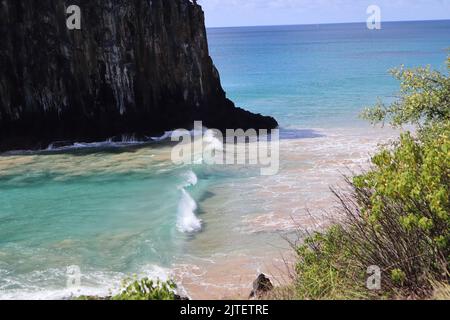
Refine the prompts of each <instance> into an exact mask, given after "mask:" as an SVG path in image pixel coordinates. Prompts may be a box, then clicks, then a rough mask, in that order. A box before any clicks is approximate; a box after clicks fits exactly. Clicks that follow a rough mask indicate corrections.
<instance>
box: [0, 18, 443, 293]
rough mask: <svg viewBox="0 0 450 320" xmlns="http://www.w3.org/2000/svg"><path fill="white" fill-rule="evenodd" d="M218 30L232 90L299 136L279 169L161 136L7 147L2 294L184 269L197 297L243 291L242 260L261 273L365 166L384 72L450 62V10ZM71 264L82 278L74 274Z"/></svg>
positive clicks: (392, 87)
mask: <svg viewBox="0 0 450 320" xmlns="http://www.w3.org/2000/svg"><path fill="white" fill-rule="evenodd" d="M208 37H209V45H210V53H211V56H212V58H213V60H214V62H215V64H216V66H217V68H218V70H219V72H220V74H221V79H222V84H223V86H224V89H225V90H226V91H227V94H228V97H229V98H230V99H232V100H233V101H234V102H235V103H236V105H238V106H240V107H244V108H247V109H249V110H251V111H254V112H258V113H263V114H266V115H271V116H274V117H275V118H276V119H277V120H278V121H279V123H280V126H281V128H282V136H283V134H285V136H286V135H289V134H290V135H289V137H290V138H291V139H289V141H287V140H286V141H282V143H281V159H280V161H281V164H280V167H281V169H280V173H279V174H278V175H276V176H273V177H261V176H259V175H257V174H255V171H254V170H251V169H246V168H242V167H240V168H232V167H231V168H230V167H211V166H207V165H203V164H196V165H192V166H176V165H174V164H172V163H171V161H170V148H169V147H168V146H165V145H164V144H161V145H157V146H154V145H147V146H141V147H138V146H132V147H130V146H121V147H118V146H111V145H110V144H108V143H104V144H100V145H94V146H93V145H90V146H89V145H86V144H83V143H82V142H81V141H80V144H78V145H76V146H74V148H72V149H71V150H49V151H46V152H42V153H23V154H16V155H0V299H1V298H6V299H15V298H35V299H46V298H62V297H67V296H70V295H77V294H81V293H83V294H108V292H109V290H115V289H117V286H118V285H119V283H120V280H121V279H122V278H124V277H126V276H130V275H133V274H138V275H139V276H145V275H146V276H151V277H162V278H165V277H172V276H173V277H176V279H178V281H179V283H181V284H182V286H184V287H185V288H186V290H187V291H188V293H189V294H190V295H191V296H193V297H205V292H207V294H208V295H207V297H211V296H214V292H215V291H218V292H219V293H217V295H216V296H217V297H220V296H221V295H223V294H224V293H223V290H231V289H236V288H244V289H245V290H247V286H248V284H249V282H248V281H247V280H243V279H246V278H245V276H244V274H245V270H247V271H248V272H249V274H250V278H251V276H252V275H253V272H254V273H256V272H257V271H260V270H262V269H264V268H265V266H266V265H265V264H264V263H262V262H261V261H263V260H264V261H267V260H269V261H271V259H275V258H274V254H272V253H273V252H276V251H277V250H278V249H279V248H280V246H282V241H280V236H279V234H280V233H281V232H283V231H284V230H288V229H289V228H290V227H291V226H290V223H291V217H292V216H295V217H298V218H299V221H300V224H304V225H309V224H310V223H311V221H309V220H308V218H307V217H306V216H305V215H304V214H303V213H304V210H305V208H306V207H308V209H311V210H312V212H314V210H315V209H321V208H327V207H328V205H329V203H330V202H329V196H328V195H327V191H328V185H329V184H331V183H333V182H334V181H335V179H336V176H337V172H338V169H339V168H342V167H343V166H351V165H353V164H355V163H356V164H359V163H363V162H364V159H366V158H367V157H368V152H369V151H368V150H371V148H372V147H374V146H375V145H376V143H377V142H379V141H381V140H383V139H384V138H386V137H388V136H389V134H388V133H380V132H378V131H376V130H375V129H371V128H369V126H368V125H367V124H366V123H364V122H362V121H361V120H358V114H359V112H360V111H361V109H362V108H363V107H364V106H368V105H372V104H374V103H375V102H376V101H377V98H380V99H383V100H385V101H390V100H392V99H394V98H395V96H396V94H397V92H398V83H397V81H395V80H394V79H392V78H391V76H390V75H389V73H388V70H389V69H391V68H393V67H396V66H399V65H401V64H404V65H406V66H408V67H415V66H423V65H431V66H432V67H433V68H435V69H438V70H441V71H442V72H446V66H445V59H446V56H447V54H448V53H449V51H448V48H449V47H450V21H436V22H403V23H384V24H383V25H382V30H379V31H370V30H368V29H367V28H366V26H365V24H335V25H331V24H330V25H308V26H276V27H245V28H218V29H209V30H208ZM212 107H213V106H212ZM283 132H284V133H283ZM319 222H320V221H319ZM280 250H281V249H280ZM259 257H264V258H261V259H259ZM71 266H77V267H78V268H79V270H80V272H81V286H80V287H76V288H74V287H71V286H68V285H67V280H68V276H69V275H70V272H69V273H68V269H67V268H68V267H71ZM244 269H245V270H244ZM69 270H73V269H70V268H69ZM249 270H250V271H249ZM250 283H251V282H250ZM221 290H222V291H221ZM228 293H229V294H234V293H233V291H229V292H228V291H227V294H228Z"/></svg>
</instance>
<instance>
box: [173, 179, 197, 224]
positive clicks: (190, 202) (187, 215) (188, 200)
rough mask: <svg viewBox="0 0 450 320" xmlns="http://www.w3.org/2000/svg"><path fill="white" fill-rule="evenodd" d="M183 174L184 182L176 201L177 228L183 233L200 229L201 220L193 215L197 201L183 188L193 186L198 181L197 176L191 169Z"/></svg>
mask: <svg viewBox="0 0 450 320" xmlns="http://www.w3.org/2000/svg"><path fill="white" fill-rule="evenodd" d="M183 176H184V179H185V182H184V184H183V186H182V187H181V188H180V190H181V198H180V202H179V203H178V219H177V228H178V230H179V231H180V232H183V233H192V232H198V231H200V230H201V229H202V222H201V220H200V219H199V218H198V217H197V216H196V215H195V211H196V210H197V203H196V202H195V200H194V199H193V198H192V196H191V195H190V194H189V192H187V191H186V189H185V188H187V187H193V186H195V185H196V184H197V183H198V178H197V176H196V175H195V173H194V172H193V171H192V170H190V171H187V172H186V173H184V174H183Z"/></svg>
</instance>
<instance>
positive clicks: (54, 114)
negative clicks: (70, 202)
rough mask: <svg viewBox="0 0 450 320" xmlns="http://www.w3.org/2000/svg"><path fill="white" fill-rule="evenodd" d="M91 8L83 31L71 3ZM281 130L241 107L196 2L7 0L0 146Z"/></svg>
mask: <svg viewBox="0 0 450 320" xmlns="http://www.w3.org/2000/svg"><path fill="white" fill-rule="evenodd" d="M70 5H78V6H79V7H80V8H81V30H69V29H68V28H67V26H66V19H67V17H68V16H69V15H67V14H66V8H67V7H68V6H70ZM194 120H203V121H204V124H205V125H206V126H208V127H214V128H218V129H224V128H244V129H246V128H256V129H258V128H273V127H276V126H277V123H276V121H275V120H274V119H273V118H270V117H263V116H261V115H255V114H251V113H249V112H247V111H244V110H242V109H239V108H236V107H235V106H234V104H233V103H232V102H231V101H230V100H228V99H227V98H226V96H225V92H224V91H223V89H222V87H221V84H220V78H219V74H218V72H217V70H216V68H215V67H214V65H213V63H212V61H211V58H210V56H209V52H208V44H207V38H206V30H205V25H204V15H203V11H202V9H201V7H200V6H199V5H197V4H196V3H192V2H191V1H190V0H98V1H97V0H96V1H92V0H39V1H34V0H0V150H8V149H17V148H40V147H45V146H46V145H47V144H48V143H50V142H53V141H61V140H64V141H67V140H69V141H75V140H83V141H96V140H97V141H98V140H103V139H106V138H108V137H111V136H116V135H121V134H132V133H133V134H134V133H135V134H142V135H145V134H150V133H152V134H153V133H158V132H161V131H164V130H169V129H173V128H180V127H184V128H186V127H190V126H192V123H193V121H194Z"/></svg>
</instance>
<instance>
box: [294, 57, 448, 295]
mask: <svg viewBox="0 0 450 320" xmlns="http://www.w3.org/2000/svg"><path fill="white" fill-rule="evenodd" d="M448 66H449V68H450V58H449V60H448ZM393 74H394V75H395V76H396V77H397V78H398V79H400V80H401V81H402V84H401V96H400V98H399V99H398V100H397V101H395V102H394V103H393V104H391V105H389V106H385V105H383V104H382V103H379V104H378V105H376V106H375V107H374V108H371V109H368V110H366V111H365V113H364V117H366V118H368V119H370V120H371V121H372V122H380V121H383V122H384V121H389V122H390V123H391V124H392V125H394V126H401V125H404V124H413V125H415V126H416V127H417V128H418V131H417V135H415V134H413V133H411V132H406V133H404V134H402V135H401V137H400V139H399V140H398V141H397V142H395V143H394V144H392V145H391V146H388V147H384V148H383V149H381V150H380V151H379V152H378V153H377V154H376V155H375V156H374V157H373V158H372V168H371V169H370V171H368V172H366V173H364V174H361V175H358V176H355V177H354V178H346V181H347V183H348V186H349V189H348V190H333V192H334V194H335V195H336V197H337V198H338V199H339V201H340V204H341V205H340V208H341V209H340V214H341V216H343V217H344V219H343V223H342V225H341V226H339V227H333V228H331V229H330V230H329V231H328V232H326V233H324V234H316V235H314V236H312V237H310V238H308V239H307V240H306V242H305V245H303V246H301V247H299V248H298V250H297V253H298V256H299V262H298V264H297V268H296V271H297V281H296V286H295V287H296V292H297V295H298V296H299V297H300V298H312V299H322V298H325V299H334V298H338V299H340V298H348V297H350V298H353V297H356V298H358V297H373V295H374V294H378V295H379V296H380V297H416V298H417V297H430V296H432V295H433V291H435V289H434V287H435V285H434V284H435V283H439V284H443V285H444V286H445V284H448V279H449V278H448V275H449V269H448V262H449V260H450V80H449V77H448V76H446V75H443V74H441V73H439V72H436V71H431V70H430V69H429V68H418V69H414V70H406V69H404V68H401V69H398V70H395V71H393ZM372 265H376V266H378V267H380V268H381V270H382V291H381V292H379V293H374V292H370V291H368V290H367V289H365V288H364V284H365V281H364V277H365V271H366V270H367V268H368V267H369V266H372Z"/></svg>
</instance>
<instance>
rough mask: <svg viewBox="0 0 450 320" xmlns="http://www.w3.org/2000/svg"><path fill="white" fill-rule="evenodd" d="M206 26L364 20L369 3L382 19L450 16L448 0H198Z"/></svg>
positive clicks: (396, 19)
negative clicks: (376, 8)
mask: <svg viewBox="0 0 450 320" xmlns="http://www.w3.org/2000/svg"><path fill="white" fill-rule="evenodd" d="M198 2H199V3H200V4H201V5H202V6H203V9H204V11H205V14H206V26H207V27H231V26H259V25H286V24H318V23H341V22H365V21H366V20H367V18H368V16H369V15H368V14H367V13H366V11H367V8H368V7H369V6H370V5H378V6H379V7H380V9H381V18H382V21H409V20H438V19H450V0H198Z"/></svg>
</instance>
